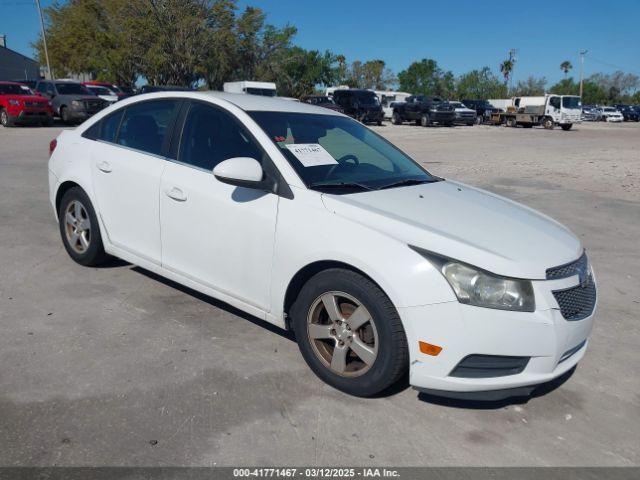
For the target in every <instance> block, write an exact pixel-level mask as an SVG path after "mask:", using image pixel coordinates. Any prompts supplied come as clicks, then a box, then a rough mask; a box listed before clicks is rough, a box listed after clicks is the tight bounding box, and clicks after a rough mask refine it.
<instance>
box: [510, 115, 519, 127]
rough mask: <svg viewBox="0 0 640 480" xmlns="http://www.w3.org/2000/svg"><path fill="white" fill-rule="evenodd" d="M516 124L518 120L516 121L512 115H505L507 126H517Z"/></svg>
mask: <svg viewBox="0 0 640 480" xmlns="http://www.w3.org/2000/svg"><path fill="white" fill-rule="evenodd" d="M517 126H518V122H516V119H515V118H513V117H507V127H513V128H515V127H517Z"/></svg>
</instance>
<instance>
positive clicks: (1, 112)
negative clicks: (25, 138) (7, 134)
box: [0, 108, 13, 128]
mask: <svg viewBox="0 0 640 480" xmlns="http://www.w3.org/2000/svg"><path fill="white" fill-rule="evenodd" d="M0 124H1V125H2V126H3V127H5V128H8V127H13V120H12V119H11V117H10V116H9V114H8V113H7V111H6V110H5V109H4V108H0Z"/></svg>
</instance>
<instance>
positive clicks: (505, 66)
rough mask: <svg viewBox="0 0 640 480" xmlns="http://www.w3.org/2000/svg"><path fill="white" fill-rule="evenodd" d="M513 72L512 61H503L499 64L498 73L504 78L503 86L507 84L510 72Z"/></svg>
mask: <svg viewBox="0 0 640 480" xmlns="http://www.w3.org/2000/svg"><path fill="white" fill-rule="evenodd" d="M512 70H513V60H505V61H504V62H502V63H501V64H500V73H502V76H503V77H504V84H505V85H506V84H507V83H509V77H510V76H511V71H512Z"/></svg>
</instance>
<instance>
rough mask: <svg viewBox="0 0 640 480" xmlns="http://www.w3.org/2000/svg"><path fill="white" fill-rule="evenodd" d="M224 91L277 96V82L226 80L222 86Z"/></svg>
mask: <svg viewBox="0 0 640 480" xmlns="http://www.w3.org/2000/svg"><path fill="white" fill-rule="evenodd" d="M222 90H223V91H224V92H229V93H248V94H249V95H262V96H263V97H275V96H276V84H275V83H273V82H253V81H247V80H243V81H242V82H225V83H224V85H223V86H222Z"/></svg>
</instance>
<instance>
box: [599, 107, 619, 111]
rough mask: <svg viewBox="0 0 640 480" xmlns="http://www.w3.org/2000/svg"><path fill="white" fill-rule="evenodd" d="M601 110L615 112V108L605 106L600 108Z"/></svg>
mask: <svg viewBox="0 0 640 480" xmlns="http://www.w3.org/2000/svg"><path fill="white" fill-rule="evenodd" d="M602 111H603V112H615V111H616V109H615V108H613V107H606V108H603V109H602Z"/></svg>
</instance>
